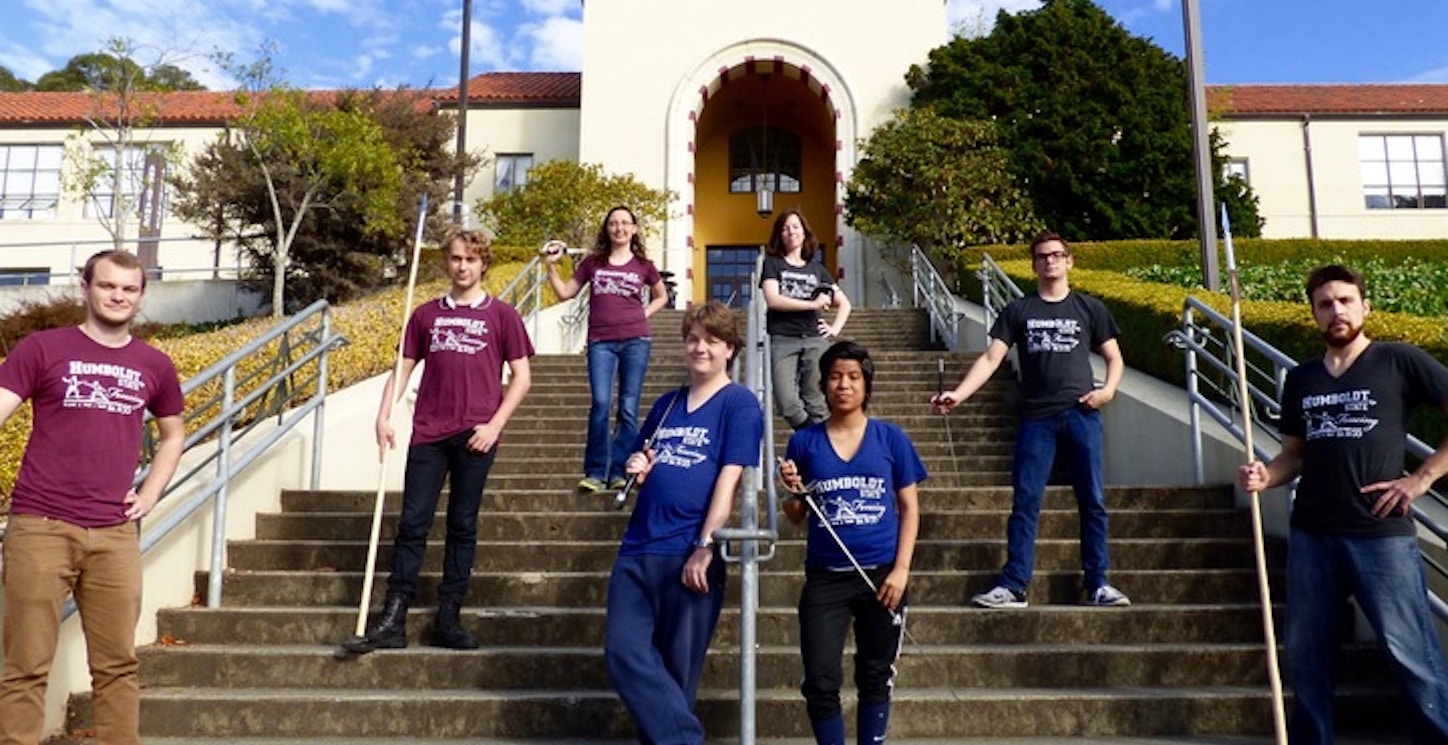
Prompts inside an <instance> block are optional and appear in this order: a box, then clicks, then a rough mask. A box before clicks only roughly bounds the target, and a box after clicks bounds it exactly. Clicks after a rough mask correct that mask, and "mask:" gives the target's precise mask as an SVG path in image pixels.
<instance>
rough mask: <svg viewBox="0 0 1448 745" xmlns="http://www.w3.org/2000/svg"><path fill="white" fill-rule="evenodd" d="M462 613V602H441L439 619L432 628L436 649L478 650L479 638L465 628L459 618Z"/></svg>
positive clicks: (447, 600)
mask: <svg viewBox="0 0 1448 745" xmlns="http://www.w3.org/2000/svg"><path fill="white" fill-rule="evenodd" d="M461 612H462V601H461V600H456V599H444V600H439V601H438V604H437V619H436V620H435V621H434V622H433V627H432V644H433V646H435V647H444V648H446V649H477V648H478V638H477V637H476V636H473V634H472V632H470V631H468V630H467V629H465V628H463V625H462V620H461V619H460V618H459V617H458V616H459V614H460V613H461Z"/></svg>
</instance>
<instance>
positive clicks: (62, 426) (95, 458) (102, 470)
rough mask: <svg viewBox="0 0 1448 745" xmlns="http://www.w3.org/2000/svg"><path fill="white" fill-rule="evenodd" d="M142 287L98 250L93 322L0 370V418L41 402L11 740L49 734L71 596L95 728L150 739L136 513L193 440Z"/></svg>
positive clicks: (0, 740)
mask: <svg viewBox="0 0 1448 745" xmlns="http://www.w3.org/2000/svg"><path fill="white" fill-rule="evenodd" d="M145 289H146V275H145V272H144V271H143V270H142V268H141V264H140V262H138V261H137V260H136V257H135V256H133V255H131V254H128V253H126V252H124V251H102V252H101V253H98V254H96V255H95V256H92V257H91V258H90V260H89V261H87V262H86V265H85V269H84V271H83V272H82V275H81V290H82V291H83V293H84V296H85V311H86V317H85V321H84V322H83V323H81V325H80V326H71V327H67V328H59V329H51V330H48V331H40V332H36V333H33V334H30V335H29V336H26V337H25V338H24V339H23V340H21V342H20V343H19V344H18V345H16V346H15V349H14V350H13V351H12V352H11V353H10V356H9V357H8V358H7V359H6V360H5V363H4V365H3V366H0V423H3V422H4V421H5V420H7V419H9V418H10V415H11V414H13V413H15V409H16V408H18V407H19V406H20V404H21V402H22V401H24V400H25V399H30V401H31V405H32V408H33V410H34V424H33V426H32V428H31V432H30V440H29V442H28V443H27V444H26V447H25V456H24V459H23V460H22V461H21V464H20V474H19V476H18V477H17V478H16V481H15V489H14V491H13V492H12V493H11V503H10V527H9V532H8V533H7V534H6V536H5V543H4V551H5V562H4V581H5V671H4V675H3V677H0V744H3V745H36V743H38V742H40V737H41V735H42V730H43V729H44V726H45V688H46V680H47V678H48V677H49V673H50V665H51V661H52V660H53V659H54V657H55V649H56V641H57V638H58V637H59V633H60V620H61V615H60V613H61V607H62V605H63V603H64V601H65V596H66V594H67V593H71V594H73V595H74V597H75V603H76V607H77V608H78V609H79V610H80V615H81V621H82V625H83V628H84V633H85V639H86V648H87V653H88V655H89V660H90V670H91V689H92V692H93V693H92V695H93V697H94V703H95V725H96V737H97V739H99V740H100V741H101V742H103V743H106V744H107V745H137V744H138V743H140V741H141V740H140V736H139V728H140V712H141V696H140V685H139V684H138V683H137V679H136V668H137V667H138V662H137V659H136V640H135V634H136V622H137V621H139V620H140V616H141V551H140V541H139V540H137V525H136V521H137V520H139V519H141V518H142V517H145V516H146V514H147V513H149V512H150V511H151V509H152V508H153V507H155V506H156V502H157V500H159V499H160V498H161V491H162V490H163V489H164V488H165V487H166V483H167V482H168V481H170V480H171V475H172V474H173V473H175V471H176V464H177V462H178V461H179V460H180V458H181V449H182V443H183V441H184V439H185V435H186V432H185V427H184V426H183V424H182V420H181V410H182V408H183V406H184V404H185V401H184V399H183V398H182V396H181V384H180V382H179V381H178V380H177V377H176V368H175V366H174V365H172V364H171V360H170V358H168V357H167V356H166V355H165V354H163V353H162V352H160V351H159V350H157V349H155V348H153V347H151V346H149V345H147V344H146V343H145V342H142V341H140V340H137V339H133V338H131V320H132V319H134V318H135V316H136V312H137V311H138V310H139V309H140V304H141V297H142V295H143V294H144V292H145ZM147 411H150V412H151V415H152V416H154V417H155V418H156V425H157V429H158V431H159V434H160V439H159V441H158V444H157V448H156V452H155V454H154V455H153V456H152V458H151V472H150V474H149V475H148V476H147V477H146V480H145V481H144V482H142V483H141V485H140V488H136V489H133V488H132V485H133V484H134V482H135V474H136V464H137V460H138V458H139V454H140V451H141V431H142V428H143V418H144V417H145V414H146V412H147Z"/></svg>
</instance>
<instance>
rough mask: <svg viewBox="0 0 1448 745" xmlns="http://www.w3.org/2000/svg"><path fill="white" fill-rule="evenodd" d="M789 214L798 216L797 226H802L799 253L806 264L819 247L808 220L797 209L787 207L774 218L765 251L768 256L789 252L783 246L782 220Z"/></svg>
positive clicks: (786, 218) (787, 217)
mask: <svg viewBox="0 0 1448 745" xmlns="http://www.w3.org/2000/svg"><path fill="white" fill-rule="evenodd" d="M790 215H794V216H795V217H798V218H799V226H800V227H801V228H804V245H803V246H800V249H799V255H800V256H801V257H802V258H803V259H804V260H805V263H806V264H808V263H809V262H810V260H811V259H813V258H814V255H815V251H816V250H818V249H819V246H820V242H819V241H818V240H817V239H815V234H814V231H813V230H810V229H809V220H806V219H804V214H803V213H801V212H800V211H799V210H797V209H793V208H791V209H787V210H785V211H784V212H781V213H779V217H777V218H775V219H774V229H772V230H770V231H769V247H768V248H766V249H765V251H766V252H767V253H768V254H769V255H770V256H783V255H785V254H787V253H789V249H787V248H785V247H784V221H785V220H788V219H789V216H790Z"/></svg>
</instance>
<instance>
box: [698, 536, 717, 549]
mask: <svg viewBox="0 0 1448 745" xmlns="http://www.w3.org/2000/svg"><path fill="white" fill-rule="evenodd" d="M713 547H714V539H713V538H695V539H694V548H713Z"/></svg>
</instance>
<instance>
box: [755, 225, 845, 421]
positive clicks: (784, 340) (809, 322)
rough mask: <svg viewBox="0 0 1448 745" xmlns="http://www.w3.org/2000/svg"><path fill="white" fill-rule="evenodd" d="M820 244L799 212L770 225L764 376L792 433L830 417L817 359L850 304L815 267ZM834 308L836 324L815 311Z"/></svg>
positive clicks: (763, 283)
mask: <svg viewBox="0 0 1448 745" xmlns="http://www.w3.org/2000/svg"><path fill="white" fill-rule="evenodd" d="M818 249H819V242H818V241H816V240H815V235H814V231H812V230H810V229H809V223H807V222H805V219H804V215H802V214H800V212H799V210H794V209H791V210H785V211H784V213H783V214H781V215H780V216H779V217H778V218H777V219H775V221H774V229H773V230H772V231H771V232H770V236H769V245H768V246H767V247H766V248H765V252H764V267H763V270H762V272H761V273H760V275H759V287H760V288H761V289H762V290H763V291H764V304H765V306H766V307H767V308H768V310H767V312H766V313H765V321H764V324H765V330H766V331H768V332H769V372H770V378H771V380H772V381H773V384H774V406H775V409H776V410H778V411H779V415H780V416H781V417H783V418H784V420H785V421H786V422H789V426H790V427H792V428H794V429H795V430H796V431H798V430H800V429H803V428H805V427H807V426H809V425H811V424H814V423H817V422H823V421H824V420H825V417H826V416H828V415H829V409H828V408H827V407H826V406H825V397H824V394H823V393H821V392H820V371H819V362H820V355H821V354H823V353H824V351H825V347H826V346H828V344H829V339H831V338H833V337H836V336H839V335H840V330H841V329H843V328H844V327H845V321H846V320H847V319H848V318H849V317H850V299H849V298H848V297H845V291H844V290H842V289H840V288H839V287H838V286H836V285H835V284H834V278H833V277H831V276H830V273H829V271H828V270H827V269H825V267H824V264H822V263H820V262H818V261H815V260H814V259H815V252H816V251H817V250H818ZM831 305H833V306H835V308H836V310H835V321H834V323H827V322H825V320H824V319H823V318H820V311H822V310H825V309H827V308H829V307H830V306H831Z"/></svg>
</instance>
